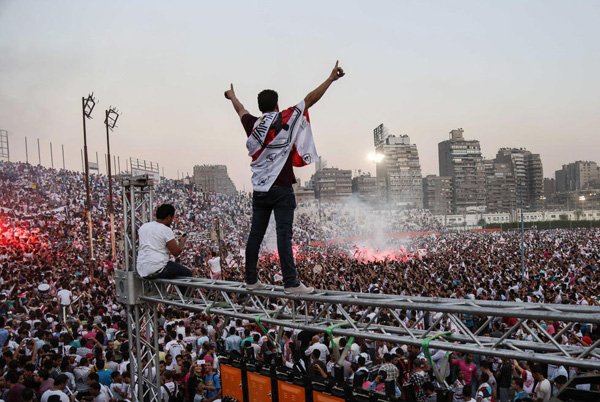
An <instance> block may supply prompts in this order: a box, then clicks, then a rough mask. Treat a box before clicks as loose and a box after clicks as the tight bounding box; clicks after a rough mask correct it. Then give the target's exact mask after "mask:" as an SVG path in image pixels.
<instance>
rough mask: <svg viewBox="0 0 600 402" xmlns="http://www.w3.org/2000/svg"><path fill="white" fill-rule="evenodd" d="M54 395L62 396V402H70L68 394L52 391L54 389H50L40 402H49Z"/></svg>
mask: <svg viewBox="0 0 600 402" xmlns="http://www.w3.org/2000/svg"><path fill="white" fill-rule="evenodd" d="M52 395H58V396H60V402H69V397H68V396H67V394H65V393H64V392H62V391H60V390H52V389H49V390H48V391H46V392H44V393H43V394H42V398H41V399H40V402H48V398H50V397H51V396H52Z"/></svg>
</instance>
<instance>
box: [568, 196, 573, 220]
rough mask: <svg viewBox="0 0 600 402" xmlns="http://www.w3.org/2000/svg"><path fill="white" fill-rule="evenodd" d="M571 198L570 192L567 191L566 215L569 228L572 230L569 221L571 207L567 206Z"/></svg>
mask: <svg viewBox="0 0 600 402" xmlns="http://www.w3.org/2000/svg"><path fill="white" fill-rule="evenodd" d="M570 199H571V194H569V192H568V191H567V216H568V217H569V230H573V222H572V221H571V212H570V209H571V207H570V206H569V201H570Z"/></svg>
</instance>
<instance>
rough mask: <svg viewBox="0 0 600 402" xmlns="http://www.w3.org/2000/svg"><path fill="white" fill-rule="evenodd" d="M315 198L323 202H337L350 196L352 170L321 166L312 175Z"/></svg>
mask: <svg viewBox="0 0 600 402" xmlns="http://www.w3.org/2000/svg"><path fill="white" fill-rule="evenodd" d="M313 183H314V187H315V198H317V199H320V200H321V201H324V202H339V201H342V200H344V199H345V198H347V197H350V196H352V171H351V170H343V169H338V168H323V169H321V170H319V171H318V172H316V173H315V174H314V175H313Z"/></svg>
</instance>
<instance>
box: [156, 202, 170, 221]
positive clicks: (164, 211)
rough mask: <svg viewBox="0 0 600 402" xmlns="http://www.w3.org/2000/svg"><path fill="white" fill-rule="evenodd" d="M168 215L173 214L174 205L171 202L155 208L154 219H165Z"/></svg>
mask: <svg viewBox="0 0 600 402" xmlns="http://www.w3.org/2000/svg"><path fill="white" fill-rule="evenodd" d="M168 216H175V207H174V206H173V205H171V204H162V205H161V206H160V207H158V208H156V219H166V218H167V217H168Z"/></svg>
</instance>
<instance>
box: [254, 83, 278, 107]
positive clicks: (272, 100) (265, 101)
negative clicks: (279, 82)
mask: <svg viewBox="0 0 600 402" xmlns="http://www.w3.org/2000/svg"><path fill="white" fill-rule="evenodd" d="M277 101H279V95H277V92H275V91H273V90H272V89H265V90H264V91H262V92H261V93H259V94H258V108H259V109H260V111H261V112H263V113H266V112H272V111H273V110H275V109H276V108H277Z"/></svg>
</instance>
